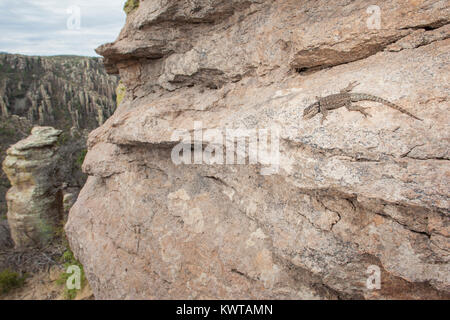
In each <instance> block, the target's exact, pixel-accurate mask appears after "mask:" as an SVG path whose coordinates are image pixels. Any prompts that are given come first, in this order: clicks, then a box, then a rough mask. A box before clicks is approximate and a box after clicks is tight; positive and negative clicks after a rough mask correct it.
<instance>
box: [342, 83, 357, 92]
mask: <svg viewBox="0 0 450 320" xmlns="http://www.w3.org/2000/svg"><path fill="white" fill-rule="evenodd" d="M356 86H359V82H358V81H353V82H350V83H349V84H348V86H347V87H345V88H344V89H342V90H341V93H346V92H347V93H348V92H350V91H352V90H353V89H354V88H355V87H356Z"/></svg>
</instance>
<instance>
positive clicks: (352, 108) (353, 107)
mask: <svg viewBox="0 0 450 320" xmlns="http://www.w3.org/2000/svg"><path fill="white" fill-rule="evenodd" d="M345 107H346V108H347V110H348V111H358V112H361V113H362V114H363V115H364V117H366V118H367V117H371V116H372V115H371V114H370V113H367V112H366V109H368V108H364V107H361V106H358V105H352V104H351V103H348V104H347V105H346V106H345Z"/></svg>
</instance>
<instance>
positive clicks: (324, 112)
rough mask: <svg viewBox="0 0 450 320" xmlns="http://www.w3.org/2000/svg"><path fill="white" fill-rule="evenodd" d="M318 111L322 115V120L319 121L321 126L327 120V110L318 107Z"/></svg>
mask: <svg viewBox="0 0 450 320" xmlns="http://www.w3.org/2000/svg"><path fill="white" fill-rule="evenodd" d="M319 110H320V113H321V114H322V119H321V120H320V124H323V122H324V121H325V120H326V119H327V116H328V110H327V108H326V107H324V106H320V107H319Z"/></svg>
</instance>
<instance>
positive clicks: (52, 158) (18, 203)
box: [3, 127, 63, 249]
mask: <svg viewBox="0 0 450 320" xmlns="http://www.w3.org/2000/svg"><path fill="white" fill-rule="evenodd" d="M61 133H62V131H61V130H56V129H54V128H52V127H35V128H33V130H32V131H31V135H30V136H29V137H28V138H26V139H24V140H21V141H19V142H18V143H16V144H15V145H13V146H11V147H10V148H9V149H8V156H7V157H6V159H5V161H4V162H3V171H5V173H6V175H7V176H8V179H9V181H10V182H11V185H12V187H11V189H9V191H8V193H7V194H6V200H7V202H8V223H9V227H10V230H11V236H12V239H13V241H14V244H15V247H16V248H17V249H23V248H26V247H30V246H32V247H43V246H45V245H46V244H48V243H49V242H50V241H51V239H52V238H53V235H54V233H55V229H56V226H57V224H58V222H61V220H62V217H63V216H62V214H63V210H62V202H63V201H62V200H63V199H62V188H61V183H60V174H59V170H58V162H59V160H60V158H59V154H58V153H57V145H56V144H57V141H58V137H59V135H60V134H61Z"/></svg>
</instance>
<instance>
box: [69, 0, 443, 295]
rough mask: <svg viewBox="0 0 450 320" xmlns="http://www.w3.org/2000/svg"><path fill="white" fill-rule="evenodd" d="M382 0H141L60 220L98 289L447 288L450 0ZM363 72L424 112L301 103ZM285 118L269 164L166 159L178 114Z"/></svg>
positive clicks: (246, 122) (371, 83) (266, 122)
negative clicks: (374, 22)
mask: <svg viewBox="0 0 450 320" xmlns="http://www.w3.org/2000/svg"><path fill="white" fill-rule="evenodd" d="M371 4H372V3H371V2H370V1H366V0H357V1H333V0H332V1H325V0H324V1H305V2H303V3H299V1H289V0H280V1H276V2H275V1H264V0H259V1H257V0H253V1H235V0H234V1H229V0H227V1H223V0H209V1H207V0H198V1H174V0H166V1H141V3H140V6H139V8H138V9H137V10H135V11H133V12H132V13H130V14H129V16H128V19H127V23H126V25H125V27H124V28H123V30H122V32H121V34H120V36H119V37H118V39H117V41H116V42H114V43H111V44H106V45H103V46H102V47H100V48H99V49H98V52H99V53H100V54H102V55H103V56H105V64H106V66H107V68H108V70H109V72H111V73H118V74H120V76H121V79H122V82H123V83H124V85H125V87H126V88H127V92H126V95H125V98H124V100H123V101H122V103H121V105H120V106H119V108H118V110H117V111H116V112H115V114H114V115H113V116H112V117H111V118H110V119H108V120H107V121H106V123H105V124H104V125H103V126H102V127H100V128H98V129H96V130H95V131H93V132H92V133H91V134H90V137H89V141H88V145H89V152H88V154H87V156H86V160H85V162H84V165H83V169H84V171H85V172H86V173H87V174H89V179H88V182H87V183H86V185H85V186H84V188H83V190H82V191H81V193H80V196H79V198H78V200H77V202H76V203H75V205H74V206H73V208H72V210H71V212H70V214H69V221H68V224H67V226H66V231H67V234H68V237H69V241H70V244H71V247H72V249H73V250H74V252H75V254H76V256H77V257H78V258H79V260H80V261H81V262H82V263H83V265H84V266H85V271H86V275H87V277H88V280H89V283H90V285H91V287H92V289H93V292H94V294H95V296H96V298H98V299H110V298H115V299H141V298H144V299H221V298H228V299H244V298H246V299H354V298H365V299H399V298H406V299H449V298H450V265H449V259H450V238H449V237H450V228H449V225H450V212H449V207H450V199H449V196H450V165H449V150H450V148H449V145H450V144H449V142H450V134H449V132H450V119H449V112H448V111H449V106H450V105H449V92H450V86H449V81H448V74H449V71H450V70H449V67H448V66H449V61H450V53H449V52H450V40H449V39H448V38H449V34H450V32H449V28H448V25H449V20H450V6H449V4H448V1H436V0H434V1H431V0H430V1H426V0H422V1H421V0H410V1H389V2H383V4H382V5H380V18H381V23H380V29H369V28H368V24H367V20H368V19H369V18H370V17H371V14H370V13H367V12H368V11H367V8H369V7H370V6H371ZM352 81H358V82H360V85H359V86H358V87H356V88H355V89H354V91H355V92H364V93H368V94H372V95H376V96H379V97H382V98H385V99H387V100H389V101H392V102H393V103H395V104H397V105H399V106H402V107H403V108H404V109H406V110H408V111H410V112H411V113H413V114H415V115H417V116H419V117H420V118H422V119H424V121H417V120H415V119H413V118H410V117H408V116H407V115H405V114H402V113H400V112H398V111H396V110H394V109H391V108H389V107H387V106H383V105H380V104H377V103H373V102H362V103H361V105H362V106H364V107H369V109H367V111H368V112H369V113H370V114H371V117H368V118H365V117H364V116H363V115H361V114H360V113H358V112H350V111H348V110H346V109H345V108H340V109H337V110H334V111H331V112H330V113H329V115H328V119H327V120H326V121H325V122H324V123H323V124H321V123H320V116H316V117H314V118H312V119H310V120H304V119H303V118H302V115H303V110H304V109H305V108H306V107H307V106H308V105H309V104H311V103H313V102H314V101H315V97H316V96H322V97H323V96H326V95H329V94H333V93H338V92H339V90H340V89H342V88H345V87H346V86H347V85H348V83H350V82H352ZM194 122H201V123H202V126H203V129H204V131H203V137H201V135H200V136H199V135H198V134H196V132H194ZM274 126H276V127H278V128H279V150H280V153H279V155H280V156H279V160H280V166H279V168H278V170H277V171H276V172H273V173H272V174H263V172H264V169H265V168H264V165H263V164H262V163H260V162H258V163H249V162H248V161H247V162H245V164H235V165H231V164H229V165H220V164H191V165H188V164H179V165H177V164H175V163H174V161H172V157H171V154H172V150H173V148H174V147H175V146H176V145H177V144H178V143H179V142H181V141H182V138H181V137H178V136H176V135H175V138H174V132H176V130H180V129H185V130H186V131H187V132H190V133H191V135H192V137H193V139H192V140H191V141H190V143H192V144H193V145H198V144H200V146H202V145H203V147H205V146H207V145H208V144H213V143H215V142H217V141H216V140H215V139H216V138H217V136H214V135H208V134H206V133H205V132H206V130H208V129H219V130H223V131H226V129H246V130H249V131H251V130H257V129H261V128H272V127H274ZM199 137H200V138H202V141H199V139H200V138H199ZM190 148H191V146H189V149H190ZM193 149H194V148H193ZM229 150H231V148H229V147H227V149H226V151H227V152H228V151H229ZM247 156H250V154H247ZM247 160H248V159H247ZM370 266H377V267H378V268H379V270H380V272H381V287H380V289H377V290H371V289H368V288H367V286H366V281H367V279H368V277H369V276H370V274H368V273H367V272H368V268H369V267H370Z"/></svg>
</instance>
